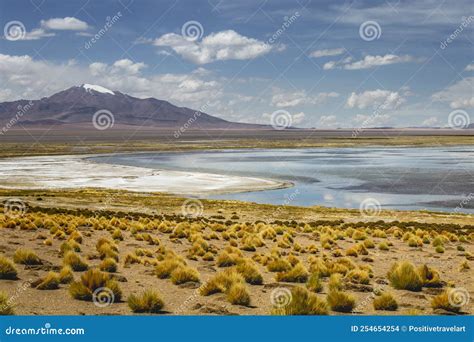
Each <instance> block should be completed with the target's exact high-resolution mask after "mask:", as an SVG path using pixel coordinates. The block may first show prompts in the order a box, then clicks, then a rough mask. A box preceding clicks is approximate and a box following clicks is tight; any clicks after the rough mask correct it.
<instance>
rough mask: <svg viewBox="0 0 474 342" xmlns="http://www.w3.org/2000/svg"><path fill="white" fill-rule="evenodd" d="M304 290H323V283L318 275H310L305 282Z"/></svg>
mask: <svg viewBox="0 0 474 342" xmlns="http://www.w3.org/2000/svg"><path fill="white" fill-rule="evenodd" d="M306 288H307V289H308V290H309V291H311V292H321V291H322V290H323V282H322V281H321V277H320V275H319V273H313V274H311V275H310V277H309V279H308V281H307V282H306Z"/></svg>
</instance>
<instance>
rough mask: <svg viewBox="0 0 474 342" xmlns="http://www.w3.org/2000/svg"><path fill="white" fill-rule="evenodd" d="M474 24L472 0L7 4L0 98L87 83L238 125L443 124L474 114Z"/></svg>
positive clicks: (1, 18) (26, 0)
mask: <svg viewBox="0 0 474 342" xmlns="http://www.w3.org/2000/svg"><path fill="white" fill-rule="evenodd" d="M473 15H474V5H473V3H472V1H468V0H459V1H456V2H452V1H431V0H423V1H316V0H313V1H308V0H294V1H282V0H273V1H259V0H253V1H251V0H239V1H228V0H209V1H208V0H204V1H183V0H180V1H152V0H141V1H140V0H121V1H108V0H105V1H85V0H75V1H59V0H58V1H56V0H31V1H30V0H16V1H6V0H2V1H0V22H1V25H2V26H3V27H4V30H3V36H2V38H1V39H0V82H1V83H2V87H1V88H0V101H10V100H16V99H19V98H28V99H37V98H41V97H43V96H49V95H51V94H53V93H55V92H57V91H59V90H63V89H65V88H68V87H70V86H73V85H80V84H82V83H92V84H99V85H101V86H104V87H107V88H109V89H112V90H119V91H122V92H124V93H128V94H130V95H134V96H137V97H150V96H151V97H156V98H159V99H164V100H168V101H170V102H172V103H174V104H177V105H183V106H188V107H191V108H196V109H201V110H204V111H206V112H208V113H210V114H212V115H216V116H219V117H222V118H224V119H228V120H233V121H241V122H255V123H267V124H268V123H270V121H271V118H272V113H275V111H285V112H286V113H288V114H289V115H290V117H291V120H292V123H293V125H295V126H300V127H318V128H337V127H361V126H362V127H363V126H370V127H372V126H447V125H448V121H449V119H448V118H449V114H450V113H451V112H453V111H458V110H461V111H464V112H465V113H467V114H468V115H469V116H470V117H471V118H473V115H472V112H473V108H474V95H473V86H474V61H473V59H474V58H473V55H474V50H473V42H474V35H473V32H474V31H473V27H474V17H473ZM107 23H108V24H109V25H107ZM186 28H188V29H189V30H186ZM364 28H365V29H364ZM193 34H196V36H194V35H193ZM448 37H451V38H450V39H449V41H448ZM473 119H474V118H473ZM472 121H473V120H472V119H471V122H472Z"/></svg>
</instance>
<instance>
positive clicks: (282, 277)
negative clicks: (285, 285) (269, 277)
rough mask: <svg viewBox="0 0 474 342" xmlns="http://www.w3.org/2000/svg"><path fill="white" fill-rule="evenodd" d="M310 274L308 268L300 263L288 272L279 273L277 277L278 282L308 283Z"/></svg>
mask: <svg viewBox="0 0 474 342" xmlns="http://www.w3.org/2000/svg"><path fill="white" fill-rule="evenodd" d="M308 277H309V273H308V270H307V269H306V267H305V266H304V265H303V264H301V263H299V264H296V265H295V266H294V267H293V268H292V269H291V270H289V271H288V272H281V273H278V274H277V276H276V280H277V281H285V282H289V283H306V282H307V281H308Z"/></svg>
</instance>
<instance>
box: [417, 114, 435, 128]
mask: <svg viewBox="0 0 474 342" xmlns="http://www.w3.org/2000/svg"><path fill="white" fill-rule="evenodd" d="M421 125H422V126H425V127H436V126H439V121H438V118H437V117H435V116H432V117H429V118H428V119H426V120H424V121H423V122H422V123H421Z"/></svg>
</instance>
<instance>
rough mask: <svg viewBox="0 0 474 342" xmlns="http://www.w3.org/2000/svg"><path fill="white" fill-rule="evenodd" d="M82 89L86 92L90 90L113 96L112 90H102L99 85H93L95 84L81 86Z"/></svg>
mask: <svg viewBox="0 0 474 342" xmlns="http://www.w3.org/2000/svg"><path fill="white" fill-rule="evenodd" d="M82 87H83V88H84V89H85V90H86V91H87V92H90V91H91V90H93V91H96V92H98V93H103V94H111V95H115V94H114V92H113V91H112V90H109V89H107V88H104V87H102V86H100V85H95V84H83V85H82Z"/></svg>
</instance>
